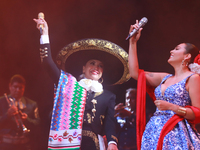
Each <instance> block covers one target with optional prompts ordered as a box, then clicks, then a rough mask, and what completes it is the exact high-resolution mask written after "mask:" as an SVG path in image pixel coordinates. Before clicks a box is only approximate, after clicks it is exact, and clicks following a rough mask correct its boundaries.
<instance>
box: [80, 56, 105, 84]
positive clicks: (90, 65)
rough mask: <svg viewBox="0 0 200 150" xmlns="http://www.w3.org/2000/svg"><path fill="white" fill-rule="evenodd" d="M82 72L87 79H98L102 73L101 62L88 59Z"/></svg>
mask: <svg viewBox="0 0 200 150" xmlns="http://www.w3.org/2000/svg"><path fill="white" fill-rule="evenodd" d="M83 73H84V74H85V77H86V78H87V79H92V80H96V81H98V80H99V79H100V78H101V76H102V74H103V63H102V62H101V61H99V60H96V59H92V60H89V61H88V62H87V63H86V65H85V66H83Z"/></svg>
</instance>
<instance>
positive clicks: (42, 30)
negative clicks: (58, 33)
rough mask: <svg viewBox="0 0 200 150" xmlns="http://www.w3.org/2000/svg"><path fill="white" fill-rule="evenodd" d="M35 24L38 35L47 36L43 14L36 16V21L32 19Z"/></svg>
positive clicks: (46, 26)
mask: <svg viewBox="0 0 200 150" xmlns="http://www.w3.org/2000/svg"><path fill="white" fill-rule="evenodd" d="M33 20H34V21H35V22H36V23H37V28H38V29H39V30H40V34H42V35H48V25H47V23H46V21H45V20H44V13H42V12H40V13H39V14H38V19H33Z"/></svg>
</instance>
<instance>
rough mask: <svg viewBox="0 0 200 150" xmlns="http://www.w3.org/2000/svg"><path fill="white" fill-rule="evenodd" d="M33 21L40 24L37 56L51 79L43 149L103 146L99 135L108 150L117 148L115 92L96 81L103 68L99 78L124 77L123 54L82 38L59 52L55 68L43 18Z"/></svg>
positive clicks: (119, 80)
mask: <svg viewBox="0 0 200 150" xmlns="http://www.w3.org/2000/svg"><path fill="white" fill-rule="evenodd" d="M34 21H35V22H36V23H37V27H38V28H40V25H43V26H44V27H43V33H42V35H41V39H40V43H41V48H40V55H41V61H42V62H43V65H44V66H45V68H46V69H47V71H48V73H49V75H50V76H51V77H52V79H53V81H54V83H55V84H56V94H55V98H54V108H53V113H52V121H51V129H50V135H49V144H48V148H49V149H58V148H59V149H73V150H74V149H79V148H80V149H81V150H89V149H90V150H98V149H102V148H103V147H104V146H102V145H101V143H102V142H100V141H101V140H103V139H102V136H103V135H104V134H105V135H106V138H107V142H108V150H111V149H112V150H117V146H116V144H117V138H116V133H115V119H114V106H115V95H114V94H113V93H111V92H109V91H107V90H104V89H103V86H102V84H101V83H100V82H102V75H103V71H104V72H105V73H104V75H103V77H104V82H106V81H107V82H109V81H111V83H114V84H121V83H123V82H125V81H127V80H128V79H129V78H128V76H127V73H128V67H127V60H128V54H127V53H126V52H125V51H124V50H123V49H122V48H120V47H119V46H117V45H116V44H114V43H111V42H109V41H105V40H100V39H84V40H80V41H76V42H74V43H71V44H69V45H67V46H66V47H64V48H63V49H62V50H61V51H60V53H59V55H58V57H57V60H56V61H57V63H58V66H59V68H61V70H60V69H59V68H58V67H57V66H56V64H55V63H54V62H53V60H52V58H51V52H50V44H49V37H48V26H47V23H46V21H45V20H44V19H41V18H40V19H34ZM106 69H107V70H106ZM81 70H82V75H81V76H80V78H81V80H80V81H78V82H77V81H76V78H75V77H77V76H78V75H80V74H81V72H80V71H81ZM66 71H67V72H70V73H72V74H73V75H74V76H75V77H74V76H72V75H71V74H69V73H67V72H66ZM116 81H117V82H116ZM103 149H104V148H103Z"/></svg>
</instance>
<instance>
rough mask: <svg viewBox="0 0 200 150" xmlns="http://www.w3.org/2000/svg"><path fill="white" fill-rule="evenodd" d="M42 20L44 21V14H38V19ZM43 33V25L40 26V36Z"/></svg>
mask: <svg viewBox="0 0 200 150" xmlns="http://www.w3.org/2000/svg"><path fill="white" fill-rule="evenodd" d="M40 18H42V19H44V13H42V12H40V13H39V14H38V19H40ZM42 33H43V25H40V34H42Z"/></svg>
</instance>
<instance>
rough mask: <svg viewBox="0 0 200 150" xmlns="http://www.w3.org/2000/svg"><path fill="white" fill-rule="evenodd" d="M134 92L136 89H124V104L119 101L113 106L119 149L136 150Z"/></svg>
mask: <svg viewBox="0 0 200 150" xmlns="http://www.w3.org/2000/svg"><path fill="white" fill-rule="evenodd" d="M136 93H137V90H136V89H134V88H129V89H127V90H126V97H125V106H123V103H119V104H118V105H116V106H115V117H116V119H117V125H116V126H117V127H116V129H117V136H118V137H117V138H118V140H119V142H118V149H119V150H137V147H136Z"/></svg>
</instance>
